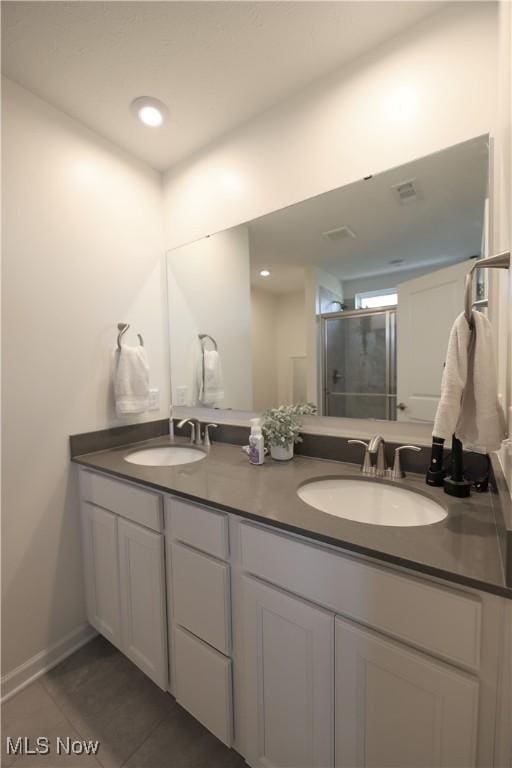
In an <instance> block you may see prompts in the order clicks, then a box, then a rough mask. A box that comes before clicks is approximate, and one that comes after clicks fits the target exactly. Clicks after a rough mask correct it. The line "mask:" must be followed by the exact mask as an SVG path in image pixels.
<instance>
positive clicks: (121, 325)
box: [117, 323, 144, 349]
mask: <svg viewBox="0 0 512 768" xmlns="http://www.w3.org/2000/svg"><path fill="white" fill-rule="evenodd" d="M129 327H130V325H129V323H118V324H117V330H118V331H119V333H118V334H117V348H118V349H121V339H122V338H123V336H124V334H125V333H126V331H127V330H128V328H129ZM137 338H138V339H139V344H140V345H141V347H143V346H144V339H143V338H142V336H141V335H140V333H138V334H137Z"/></svg>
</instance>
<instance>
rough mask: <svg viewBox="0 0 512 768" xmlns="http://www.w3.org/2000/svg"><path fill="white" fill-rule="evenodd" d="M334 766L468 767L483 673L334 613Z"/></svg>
mask: <svg viewBox="0 0 512 768" xmlns="http://www.w3.org/2000/svg"><path fill="white" fill-rule="evenodd" d="M335 666H336V698H335V712H336V735H335V744H336V768H370V766H371V767H372V768H381V767H384V766H388V767H389V768H419V766H422V767H424V768H429V767H430V766H442V768H456V767H457V768H469V766H474V765H475V762H476V736H477V714H478V689H479V685H478V681H477V680H476V679H475V678H474V677H473V676H471V675H468V674H466V673H464V672H461V671H459V670H457V669H455V668H454V667H452V666H450V665H447V664H444V663H442V662H440V661H438V660H436V659H433V658H431V657H429V656H427V655H425V654H423V653H418V652H417V651H415V650H413V649H412V648H408V647H407V646H404V645H402V644H401V643H397V642H395V641H393V640H391V639H389V638H386V637H383V636H382V635H380V634H378V633H376V632H373V631H371V630H368V629H365V628H363V627H361V626H358V625H356V624H353V623H352V622H350V621H346V620H344V619H342V618H340V617H337V618H336V655H335Z"/></svg>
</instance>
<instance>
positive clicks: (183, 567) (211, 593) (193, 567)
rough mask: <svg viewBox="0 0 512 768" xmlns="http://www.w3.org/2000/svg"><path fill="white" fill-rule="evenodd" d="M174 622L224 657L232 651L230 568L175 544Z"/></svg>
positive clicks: (172, 554)
mask: <svg viewBox="0 0 512 768" xmlns="http://www.w3.org/2000/svg"><path fill="white" fill-rule="evenodd" d="M171 563H172V592H173V620H174V621H175V622H176V623H177V624H180V625H181V626H182V627H185V629H188V630H190V632H193V633H194V635H197V636H198V637H200V638H201V639H202V640H205V641H206V642H207V643H209V644H210V645H213V647H214V648H217V650H219V651H221V652H222V653H227V654H229V652H230V650H231V619H230V617H231V605H230V589H229V565H227V564H226V563H222V562H220V561H219V560H214V559H213V558H212V557H209V556H208V555H203V554H202V553H201V552H197V551H196V550H194V549H190V547H187V546H185V545H184V544H178V543H176V542H173V543H172V544H171Z"/></svg>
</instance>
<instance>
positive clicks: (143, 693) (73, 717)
mask: <svg viewBox="0 0 512 768" xmlns="http://www.w3.org/2000/svg"><path fill="white" fill-rule="evenodd" d="M95 685H96V686H97V690H94V686H92V687H91V686H90V684H89V683H84V684H83V685H82V686H81V687H80V688H78V689H76V690H75V691H74V692H73V693H72V694H67V695H66V697H64V698H61V699H59V701H60V704H61V706H62V708H63V711H64V713H65V714H66V716H67V717H68V718H69V720H70V721H71V722H72V723H73V725H74V726H75V728H76V729H77V730H78V732H79V733H80V735H81V736H82V737H84V738H91V739H99V740H100V741H101V754H100V755H99V760H100V762H101V764H102V765H103V766H104V767H105V768H118V766H120V765H122V763H123V762H125V760H126V759H127V758H128V757H129V756H130V755H131V754H132V753H133V752H134V751H135V750H136V749H137V748H138V747H139V746H140V745H141V744H142V742H143V741H144V740H145V739H146V738H147V737H148V736H149V734H150V733H151V731H152V730H153V729H154V728H155V726H156V725H158V723H159V722H161V721H162V719H164V718H165V717H167V716H168V715H169V713H170V712H171V711H172V710H173V709H174V708H175V707H176V703H175V700H174V699H173V698H172V697H171V696H170V695H169V694H168V693H166V692H164V691H162V690H160V688H158V686H156V685H155V684H154V683H153V682H152V681H151V680H150V679H149V678H148V677H146V675H144V674H143V673H142V672H141V671H140V670H139V669H138V668H137V667H135V666H134V665H133V664H132V663H131V662H129V661H128V660H127V659H126V665H124V664H123V665H121V666H120V667H119V668H117V669H116V670H115V672H109V673H108V675H106V676H105V678H103V679H101V680H98V679H96V680H95Z"/></svg>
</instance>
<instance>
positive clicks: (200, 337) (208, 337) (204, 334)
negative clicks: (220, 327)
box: [198, 333, 218, 351]
mask: <svg viewBox="0 0 512 768" xmlns="http://www.w3.org/2000/svg"><path fill="white" fill-rule="evenodd" d="M198 337H199V339H200V341H201V344H202V343H203V341H204V340H205V339H210V341H211V342H212V344H213V346H214V349H215V351H217V350H218V346H217V342H216V341H215V339H214V338H213V336H210V334H209V333H198Z"/></svg>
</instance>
